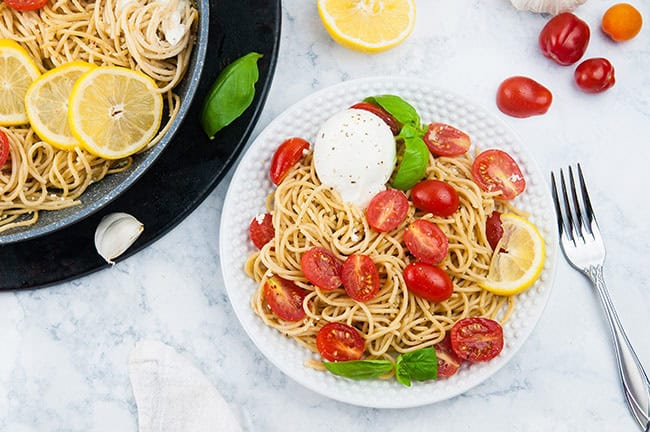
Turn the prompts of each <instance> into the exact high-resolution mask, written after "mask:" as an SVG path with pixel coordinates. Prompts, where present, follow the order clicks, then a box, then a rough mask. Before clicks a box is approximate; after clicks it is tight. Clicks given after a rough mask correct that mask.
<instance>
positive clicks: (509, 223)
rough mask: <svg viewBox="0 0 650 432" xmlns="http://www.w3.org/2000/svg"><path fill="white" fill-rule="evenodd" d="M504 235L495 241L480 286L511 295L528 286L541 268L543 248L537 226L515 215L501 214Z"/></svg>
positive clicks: (544, 255)
mask: <svg viewBox="0 0 650 432" xmlns="http://www.w3.org/2000/svg"><path fill="white" fill-rule="evenodd" d="M501 224H502V226H503V236H502V237H501V240H499V243H498V244H497V247H496V249H495V250H496V251H500V252H495V253H494V256H493V258H492V262H491V263H490V269H489V271H488V276H487V278H486V279H485V281H484V282H482V283H481V286H482V287H483V288H485V289H486V290H488V291H491V292H493V293H495V294H498V295H504V296H510V295H513V294H517V293H520V292H522V291H524V290H525V289H527V288H529V287H530V286H531V285H532V284H533V283H534V282H535V281H536V280H537V278H538V277H539V275H540V273H541V272H542V269H543V268H544V259H545V257H546V248H545V245H544V238H543V237H542V235H541V234H540V233H539V231H538V229H537V227H536V226H535V225H533V224H532V223H530V222H529V221H527V220H526V219H524V218H521V217H519V216H516V215H514V214H508V213H506V214H502V215H501Z"/></svg>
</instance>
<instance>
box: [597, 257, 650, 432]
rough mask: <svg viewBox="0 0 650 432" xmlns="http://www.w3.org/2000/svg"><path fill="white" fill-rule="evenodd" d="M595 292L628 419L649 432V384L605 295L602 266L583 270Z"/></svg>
mask: <svg viewBox="0 0 650 432" xmlns="http://www.w3.org/2000/svg"><path fill="white" fill-rule="evenodd" d="M585 270H586V273H587V275H588V276H589V278H590V279H591V281H592V282H593V284H594V286H595V287H596V291H597V292H598V297H599V298H600V301H601V303H602V305H603V308H604V309H605V312H606V314H607V321H608V322H609V327H610V330H611V331H612V339H613V341H614V350H615V352H616V363H617V366H618V372H619V376H620V378H621V382H622V384H623V390H624V392H625V400H626V402H627V405H628V408H629V409H630V412H631V413H632V416H633V417H634V418H635V419H636V421H637V423H639V426H641V430H642V431H648V430H650V381H649V380H648V375H647V374H646V372H645V370H643V366H642V365H641V362H640V361H639V358H638V356H637V355H636V353H635V352H634V348H632V344H631V343H630V341H629V339H628V338H627V335H626V334H625V330H624V329H623V326H622V325H621V321H620V320H619V319H618V314H617V313H616V309H614V304H613V303H612V299H611V298H610V296H609V292H608V291H607V285H606V284H605V279H604V277H603V266H602V265H596V266H590V267H589V268H587V269H585Z"/></svg>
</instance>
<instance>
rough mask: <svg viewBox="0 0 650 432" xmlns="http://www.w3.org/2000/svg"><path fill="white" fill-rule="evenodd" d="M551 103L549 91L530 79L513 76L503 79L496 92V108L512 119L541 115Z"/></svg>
mask: <svg viewBox="0 0 650 432" xmlns="http://www.w3.org/2000/svg"><path fill="white" fill-rule="evenodd" d="M552 102H553V94H552V93H551V91H550V90H549V89H547V88H546V87H544V86H543V85H541V84H540V83H538V82H537V81H535V80H534V79H532V78H528V77H524V76H514V77H510V78H507V79H505V80H504V81H503V82H502V83H501V85H499V88H498V90H497V107H498V108H499V110H501V112H502V113H504V114H508V115H509V116H512V117H517V118H526V117H530V116H534V115H542V114H544V113H546V112H547V111H548V109H549V108H550V106H551V103H552Z"/></svg>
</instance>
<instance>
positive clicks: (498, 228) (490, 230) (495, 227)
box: [485, 210, 503, 250]
mask: <svg viewBox="0 0 650 432" xmlns="http://www.w3.org/2000/svg"><path fill="white" fill-rule="evenodd" d="M485 236H486V237H487V241H488V243H489V244H490V246H491V247H492V250H495V249H496V247H497V244H498V243H499V240H501V237H503V225H501V213H499V212H498V211H496V210H495V211H493V212H492V214H491V215H490V216H488V218H487V219H486V220H485Z"/></svg>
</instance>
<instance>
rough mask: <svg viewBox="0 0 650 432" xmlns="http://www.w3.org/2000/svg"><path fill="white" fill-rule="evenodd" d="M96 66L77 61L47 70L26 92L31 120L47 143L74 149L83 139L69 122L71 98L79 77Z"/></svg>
mask: <svg viewBox="0 0 650 432" xmlns="http://www.w3.org/2000/svg"><path fill="white" fill-rule="evenodd" d="M94 67H96V66H94V65H92V64H90V63H86V62H83V61H73V62H70V63H66V64H64V65H61V66H59V67H57V68H54V69H52V70H49V71H47V72H45V73H44V74H43V75H41V76H40V77H38V78H37V79H36V81H34V82H33V83H32V84H31V85H30V86H29V88H28V89H27V94H26V95H25V109H26V110H27V117H28V118H29V123H30V124H31V126H32V128H33V129H34V131H35V132H36V134H37V135H38V136H39V137H40V138H41V139H42V140H43V141H45V142H47V143H49V144H52V145H53V146H54V147H56V148H59V149H61V150H72V149H73V148H74V147H77V146H79V142H78V141H77V139H76V138H75V137H74V136H73V135H72V131H71V130H70V125H69V123H68V99H69V98H70V92H71V91H72V87H73V86H74V83H75V82H76V81H77V79H78V78H79V77H80V76H81V75H82V74H84V73H85V72H87V71H89V70H90V69H92V68H94Z"/></svg>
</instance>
